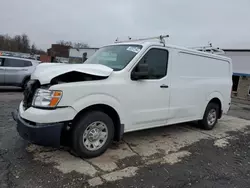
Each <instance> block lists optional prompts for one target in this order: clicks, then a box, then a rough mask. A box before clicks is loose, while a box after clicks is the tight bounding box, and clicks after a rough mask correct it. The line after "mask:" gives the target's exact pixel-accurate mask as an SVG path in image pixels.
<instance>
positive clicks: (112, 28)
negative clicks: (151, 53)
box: [0, 0, 250, 49]
mask: <svg viewBox="0 0 250 188" xmlns="http://www.w3.org/2000/svg"><path fill="white" fill-rule="evenodd" d="M0 2H1V10H0V18H1V26H0V34H9V35H15V34H21V33H27V34H28V36H29V37H30V39H31V40H32V41H33V42H35V43H36V44H37V46H38V47H40V48H43V49H46V48H49V47H50V45H51V43H55V42H56V41H58V40H62V39H63V40H70V41H73V42H76V41H81V42H86V43H88V44H89V45H90V46H92V47H100V46H101V45H105V44H107V43H113V41H114V40H115V39H116V38H117V37H119V38H121V39H122V38H124V39H127V36H131V37H132V38H137V37H151V36H157V35H161V34H170V39H169V43H171V44H176V45H184V46H200V45H206V44H207V43H208V41H210V42H212V43H213V44H214V45H217V46H219V47H223V48H250V24H249V22H250V11H249V8H250V0H209V1H208V0H154V1H153V0H123V1H122V0H91V1H90V0H89V1H87V0H71V1H69V0H41V1H37V0H0Z"/></svg>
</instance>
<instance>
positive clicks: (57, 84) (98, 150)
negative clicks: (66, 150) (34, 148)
mask: <svg viewBox="0 0 250 188" xmlns="http://www.w3.org/2000/svg"><path fill="white" fill-rule="evenodd" d="M160 38H161V37H160ZM161 39H162V38H161ZM231 88H232V63H231V59H230V58H227V57H224V56H219V55H216V54H212V53H207V52H203V51H198V50H194V49H188V48H182V47H177V46H172V45H168V44H165V43H164V42H162V40H161V42H149V41H144V40H139V41H129V42H119V43H116V44H111V45H107V46H104V47H102V48H100V49H99V50H98V51H97V52H95V54H94V55H93V56H91V57H90V58H89V59H88V60H87V61H86V62H85V63H84V64H77V65H72V64H68V65H67V64H63V65H58V64H51V63H50V64H49V63H43V64H40V65H38V66H37V68H36V70H35V72H34V73H33V74H32V76H31V80H30V82H29V83H28V85H27V88H26V90H25V91H24V99H23V101H22V102H21V103H20V105H19V108H18V110H17V111H16V112H14V113H13V117H14V119H15V120H16V121H17V130H18V132H19V134H20V135H21V136H22V137H23V138H24V139H27V140H30V141H32V142H33V143H36V144H40V145H46V146H47V145H48V146H59V145H60V144H61V140H62V136H64V137H65V136H66V138H67V139H69V140H70V141H71V146H72V148H73V150H74V151H75V153H77V154H78V155H79V156H81V157H86V158H90V157H96V156H99V155H101V154H102V153H103V152H105V151H106V149H107V148H108V147H109V145H110V143H111V142H112V140H120V139H121V138H122V135H123V134H124V133H126V132H131V131H137V130H142V129H148V128H154V127H159V126H165V125H170V124H176V123H183V122H188V121H199V123H200V125H201V127H202V128H204V129H206V130H210V129H212V128H213V127H214V126H215V124H216V123H217V120H218V119H220V118H221V116H222V114H223V113H227V111H228V110H229V107H230V102H231Z"/></svg>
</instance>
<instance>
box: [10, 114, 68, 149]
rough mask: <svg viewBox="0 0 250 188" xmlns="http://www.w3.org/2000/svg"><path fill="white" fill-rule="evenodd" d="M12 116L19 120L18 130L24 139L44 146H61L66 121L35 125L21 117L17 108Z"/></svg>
mask: <svg viewBox="0 0 250 188" xmlns="http://www.w3.org/2000/svg"><path fill="white" fill-rule="evenodd" d="M12 116H13V119H14V120H15V121H16V122H17V131H18V133H19V135H20V136H21V137H22V138H23V139H25V140H28V141H30V142H32V143H34V144H38V145H43V146H52V147H59V146H60V141H61V132H62V129H63V127H64V126H65V123H51V124H49V123H46V124H35V125H33V124H31V123H29V122H28V121H26V120H25V119H23V118H21V117H20V115H19V112H18V111H17V110H16V111H14V112H12Z"/></svg>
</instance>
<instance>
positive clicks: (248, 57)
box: [224, 49, 250, 100]
mask: <svg viewBox="0 0 250 188" xmlns="http://www.w3.org/2000/svg"><path fill="white" fill-rule="evenodd" d="M224 51H225V52H226V56H228V57H230V58H232V62H233V88H232V90H233V91H232V97H235V98H238V99H243V100H250V49H248V50H246V49H224Z"/></svg>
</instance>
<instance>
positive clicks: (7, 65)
mask: <svg viewBox="0 0 250 188" xmlns="http://www.w3.org/2000/svg"><path fill="white" fill-rule="evenodd" d="M39 63H40V61H37V60H33V59H25V58H17V57H8V56H0V85H1V86H18V87H22V88H25V86H26V84H27V82H28V81H29V80H30V75H31V73H32V72H33V71H34V70H35V68H36V66H37V65H38V64H39Z"/></svg>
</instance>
